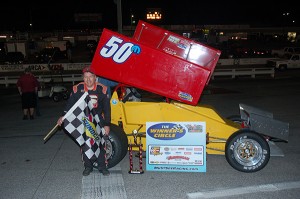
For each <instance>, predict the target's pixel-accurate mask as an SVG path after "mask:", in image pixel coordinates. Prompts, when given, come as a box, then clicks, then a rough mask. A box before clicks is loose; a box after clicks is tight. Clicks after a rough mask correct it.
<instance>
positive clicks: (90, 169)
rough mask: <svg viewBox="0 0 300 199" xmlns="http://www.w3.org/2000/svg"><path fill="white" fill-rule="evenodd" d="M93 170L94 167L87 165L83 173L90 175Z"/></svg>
mask: <svg viewBox="0 0 300 199" xmlns="http://www.w3.org/2000/svg"><path fill="white" fill-rule="evenodd" d="M92 171H93V168H89V167H87V168H85V169H84V170H83V172H82V175H83V176H88V175H90V173H91V172H92Z"/></svg>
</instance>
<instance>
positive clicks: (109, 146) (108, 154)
mask: <svg viewBox="0 0 300 199" xmlns="http://www.w3.org/2000/svg"><path fill="white" fill-rule="evenodd" d="M112 155H113V146H112V143H111V142H110V141H109V140H107V141H106V159H107V160H108V159H110V158H111V157H112Z"/></svg>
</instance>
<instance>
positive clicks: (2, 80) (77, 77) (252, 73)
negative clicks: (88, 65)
mask: <svg viewBox="0 0 300 199" xmlns="http://www.w3.org/2000/svg"><path fill="white" fill-rule="evenodd" d="M274 73H275V70H274V68H239V69H215V71H214V73H213V74H212V77H211V79H215V77H217V76H223V77H226V76H227V77H229V78H236V77H238V76H249V77H251V78H256V76H258V75H259V76H261V75H270V76H271V77H273V78H274ZM36 77H37V78H38V80H39V82H44V83H50V82H51V81H52V83H56V82H58V83H59V82H69V83H70V82H71V83H72V84H73V85H74V84H75V83H76V82H80V81H82V80H83V79H82V74H69V75H68V74H66V75H37V76H36ZM18 79H19V76H4V77H0V84H1V85H3V84H4V85H5V86H6V87H8V86H9V85H12V84H16V83H17V81H18Z"/></svg>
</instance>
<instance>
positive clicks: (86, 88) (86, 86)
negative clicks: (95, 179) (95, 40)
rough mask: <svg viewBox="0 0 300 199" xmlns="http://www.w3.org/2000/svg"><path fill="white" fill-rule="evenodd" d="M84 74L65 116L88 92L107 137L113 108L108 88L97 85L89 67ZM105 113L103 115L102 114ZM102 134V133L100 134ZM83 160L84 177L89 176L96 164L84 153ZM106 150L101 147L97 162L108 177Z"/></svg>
mask: <svg viewBox="0 0 300 199" xmlns="http://www.w3.org/2000/svg"><path fill="white" fill-rule="evenodd" d="M82 73H83V82H81V83H79V84H77V85H75V86H74V87H73V91H72V92H71V94H70V98H69V99H68V102H67V105H66V107H65V110H64V114H65V113H67V112H68V111H69V109H70V108H71V107H72V106H73V105H74V104H75V103H76V102H77V101H78V100H79V98H80V97H81V96H82V95H83V94H84V93H85V92H88V94H89V96H90V97H91V99H93V105H94V107H95V109H96V112H97V113H98V115H101V116H102V117H103V118H102V119H103V121H104V122H103V125H104V127H103V128H104V129H105V134H106V136H108V135H109V132H110V123H111V107H110V102H109V98H108V96H107V94H106V91H107V88H106V86H104V85H101V84H100V83H97V76H96V75H95V74H94V72H93V71H92V70H91V68H90V67H89V66H87V67H85V68H84V69H83V70H82ZM102 113H103V114H102ZM62 123H63V117H60V118H59V119H58V120H57V124H58V125H59V126H61V125H62ZM98 133H99V134H100V132H98ZM85 145H86V143H85V144H83V145H82V146H81V147H82V148H81V149H83V148H84V147H85ZM81 154H82V160H83V163H84V167H85V169H84V171H83V173H82V175H83V176H88V175H89V174H90V173H91V172H92V171H93V165H94V162H93V161H92V160H90V159H89V158H88V157H87V155H86V154H85V153H84V152H82V153H81ZM105 154H106V149H105V147H103V145H102V146H100V154H99V157H98V158H97V160H95V162H96V163H97V168H98V170H99V171H100V173H102V174H103V175H104V176H108V175H109V174H110V173H109V171H108V170H107V164H106V155H105Z"/></svg>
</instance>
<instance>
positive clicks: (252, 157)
mask: <svg viewBox="0 0 300 199" xmlns="http://www.w3.org/2000/svg"><path fill="white" fill-rule="evenodd" d="M225 157H226V160H227V162H228V163H229V164H230V166H232V167H233V168H234V169H236V170H238V171H241V172H246V173H252V172H256V171H259V170H261V169H263V168H264V167H265V166H266V165H267V164H268V162H269V159H270V147H269V144H268V143H267V141H266V140H265V139H264V138H263V137H262V136H261V135H260V134H257V133H256V132H254V131H251V130H249V129H242V130H239V131H237V132H235V133H234V134H232V135H231V136H230V137H229V138H228V139H227V142H226V145H225Z"/></svg>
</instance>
